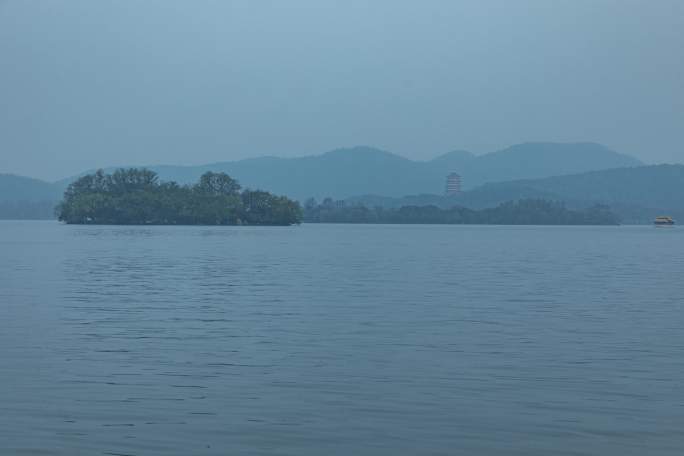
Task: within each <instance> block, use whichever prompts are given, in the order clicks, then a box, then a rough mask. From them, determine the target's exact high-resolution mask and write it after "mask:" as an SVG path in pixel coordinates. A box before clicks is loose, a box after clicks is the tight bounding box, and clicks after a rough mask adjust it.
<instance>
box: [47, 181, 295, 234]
mask: <svg viewBox="0 0 684 456" xmlns="http://www.w3.org/2000/svg"><path fill="white" fill-rule="evenodd" d="M56 212H57V217H58V219H59V220H60V221H63V222H65V223H69V224H99V225H284V226H287V225H293V224H298V223H300V222H301V221H302V209H301V207H300V205H299V203H298V202H296V201H292V200H290V199H288V198H286V197H284V196H276V195H272V194H271V193H268V192H265V191H261V190H249V189H245V190H242V189H241V187H240V185H239V184H238V182H237V181H236V180H235V179H233V178H231V177H230V176H228V175H227V174H225V173H212V172H207V173H205V174H204V175H202V177H201V178H200V180H199V182H198V183H196V184H194V185H179V184H177V183H176V182H161V181H160V180H159V177H158V176H157V174H156V173H154V172H153V171H150V170H148V169H136V168H130V169H119V170H116V171H114V172H113V173H112V174H105V173H104V172H103V171H102V170H99V171H97V172H95V173H93V174H88V175H85V176H83V177H81V178H79V179H78V180H76V181H74V182H73V183H72V184H71V185H69V187H68V188H67V190H66V191H65V192H64V199H63V200H62V202H61V203H60V204H59V205H58V206H57V209H56Z"/></svg>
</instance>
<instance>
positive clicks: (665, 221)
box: [653, 215, 675, 226]
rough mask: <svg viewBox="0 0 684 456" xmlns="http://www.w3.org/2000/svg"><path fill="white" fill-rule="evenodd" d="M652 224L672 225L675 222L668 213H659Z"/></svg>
mask: <svg viewBox="0 0 684 456" xmlns="http://www.w3.org/2000/svg"><path fill="white" fill-rule="evenodd" d="M653 224H654V225H655V226H672V225H674V224H675V222H674V220H672V217H670V216H669V215H659V216H658V217H656V218H655V220H654V221H653Z"/></svg>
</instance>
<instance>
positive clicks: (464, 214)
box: [304, 198, 619, 225]
mask: <svg viewBox="0 0 684 456" xmlns="http://www.w3.org/2000/svg"><path fill="white" fill-rule="evenodd" d="M304 221H305V222H310V223H434V224H482V225H487V224H490V225H617V224H618V223H619V219H618V217H617V216H615V214H613V213H612V212H611V211H610V209H609V208H608V207H607V206H598V205H597V206H594V207H592V208H589V209H586V210H581V211H573V210H569V209H567V208H566V207H565V205H563V204H562V203H558V202H553V201H546V200H539V199H527V200H519V201H515V202H514V201H511V202H507V203H503V204H501V205H499V206H497V207H494V208H488V209H482V210H473V209H468V208H465V207H453V208H449V209H441V208H439V207H437V206H430V205H428V206H402V207H401V208H398V209H386V208H382V207H375V208H368V207H366V206H362V205H348V204H345V202H344V201H333V200H332V199H330V198H326V199H325V200H324V201H323V203H321V204H317V203H316V201H315V200H314V199H309V200H307V201H306V202H305V203H304Z"/></svg>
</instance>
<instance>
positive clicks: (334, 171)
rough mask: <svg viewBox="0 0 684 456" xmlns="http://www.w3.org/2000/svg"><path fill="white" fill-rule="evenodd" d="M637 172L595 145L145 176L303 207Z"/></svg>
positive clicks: (21, 180) (291, 162)
mask: <svg viewBox="0 0 684 456" xmlns="http://www.w3.org/2000/svg"><path fill="white" fill-rule="evenodd" d="M640 164H641V162H639V161H638V160H637V159H635V158H632V157H630V156H627V155H623V154H620V153H617V152H614V151H612V150H610V149H608V148H606V147H604V146H601V145H599V144H593V143H573V144H558V143H526V144H519V145H516V146H512V147H509V148H507V149H504V150H501V151H498V152H493V153H490V154H486V155H480V156H475V155H473V154H471V153H469V152H466V151H453V152H449V153H446V154H444V155H441V156H439V157H437V158H435V159H433V160H429V161H414V160H409V159H407V158H404V157H401V156H399V155H395V154H392V153H390V152H386V151H383V150H379V149H375V148H372V147H354V148H349V149H337V150H333V151H330V152H327V153H324V154H322V155H315V156H307V157H298V158H277V157H260V158H252V159H247V160H240V161H234V162H221V163H212V164H207V165H202V166H164V165H159V166H149V167H148V168H150V169H152V170H154V171H156V172H157V173H159V176H160V178H161V179H162V180H173V181H176V182H179V183H181V184H183V183H190V182H196V181H197V180H198V179H199V177H200V176H201V175H202V174H203V173H205V172H206V171H223V172H226V173H228V174H230V175H231V176H232V177H234V178H236V179H238V180H239V181H240V183H241V184H242V185H243V187H248V188H252V189H264V190H268V191H271V192H274V193H277V194H283V195H287V196H289V197H291V198H296V199H299V200H302V201H303V200H304V199H306V198H308V197H310V196H314V197H316V198H319V199H320V198H323V197H327V196H330V197H333V198H335V199H343V198H348V197H352V196H356V195H364V194H373V195H381V196H383V197H402V196H404V195H411V194H435V195H437V194H441V193H443V191H444V180H445V176H446V175H447V174H448V173H451V172H457V173H459V174H461V176H462V177H463V184H464V189H472V188H474V187H477V186H479V185H482V184H484V183H487V182H498V181H511V180H519V179H534V178H540V177H548V176H556V175H565V174H575V173H581V172H585V171H592V170H600V169H606V168H618V167H629V166H638V165H640ZM112 169H114V168H108V169H107V170H109V171H111V170H112ZM73 179H75V177H71V178H68V179H64V180H61V181H59V182H56V183H47V182H43V181H40V180H37V179H31V178H26V177H20V176H14V175H0V201H8V202H15V203H16V202H18V201H22V202H25V203H26V202H31V201H33V202H39V201H58V200H60V199H61V196H62V192H63V191H64V189H65V188H66V186H67V185H68V184H69V182H71V181H73ZM533 193H534V192H533ZM535 194H536V193H535Z"/></svg>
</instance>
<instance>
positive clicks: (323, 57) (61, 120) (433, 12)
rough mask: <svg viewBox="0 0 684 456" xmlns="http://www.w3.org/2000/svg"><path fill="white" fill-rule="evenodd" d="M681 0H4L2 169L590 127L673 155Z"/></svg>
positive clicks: (472, 144)
mask: <svg viewBox="0 0 684 456" xmlns="http://www.w3.org/2000/svg"><path fill="white" fill-rule="evenodd" d="M683 88H684V1H681V0H672V1H668V0H657V1H646V0H643V1H626V0H619V1H607V0H606V1H582V0H569V1H562V0H548V1H522V0H521V1H511V0H502V1H483V0H475V1H456V0H445V1H426V0H420V1H418V0H414V1H397V0H386V1H383V0H373V1H368V0H359V1H354V0H339V1H326V0H310V1H298V0H289V1H262V0H245V1H228V0H225V1H223V0H222V1H176V0H159V1H150V0H147V1H94V0H64V1H59V0H43V1H38V0H0V172H13V173H18V174H23V175H30V176H35V177H40V178H47V179H56V178H61V177H64V176H67V175H71V174H74V173H76V172H80V171H82V170H85V169H89V168H94V167H101V166H109V165H144V164H157V163H166V164H200V163H208V162H214V161H223V160H233V159H238V158H244V157H252V156H258V155H279V156H295V155H308V154H317V153H321V152H324V151H327V150H330V149H333V148H337V147H343V146H353V145H360V144H363V145H372V146H377V147H380V148H383V149H386V150H389V151H392V152H396V153H398V154H401V155H404V156H406V157H410V158H415V159H428V158H432V157H434V156H436V155H439V154H441V153H444V152H447V151H449V150H454V149H467V150H470V151H473V152H475V153H484V152H489V151H493V150H496V149H499V148H503V147H505V146H508V145H511V144H514V143H519V142H524V141H594V142H600V143H603V144H606V145H607V146H609V147H611V148H613V149H615V150H618V151H621V152H625V153H630V154H633V155H635V156H637V157H639V158H641V159H642V160H644V161H646V162H653V163H656V162H684V145H683V144H684V90H683Z"/></svg>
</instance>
